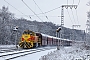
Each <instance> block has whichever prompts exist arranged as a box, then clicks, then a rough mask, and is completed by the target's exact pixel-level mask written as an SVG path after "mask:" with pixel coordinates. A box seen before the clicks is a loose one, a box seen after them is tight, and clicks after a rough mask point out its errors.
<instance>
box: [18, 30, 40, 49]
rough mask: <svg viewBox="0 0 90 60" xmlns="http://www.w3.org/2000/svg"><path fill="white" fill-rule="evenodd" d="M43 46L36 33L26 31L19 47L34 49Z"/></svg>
mask: <svg viewBox="0 0 90 60" xmlns="http://www.w3.org/2000/svg"><path fill="white" fill-rule="evenodd" d="M40 45H41V41H40V40H39V37H38V36H36V33H35V32H33V31H30V30H26V31H24V32H23V34H22V36H21V39H20V42H19V46H20V47H21V48H33V47H37V46H40Z"/></svg>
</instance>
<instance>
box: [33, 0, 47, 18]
mask: <svg viewBox="0 0 90 60" xmlns="http://www.w3.org/2000/svg"><path fill="white" fill-rule="evenodd" d="M33 1H34V0H33ZM34 3H35V4H36V5H37V7H38V8H39V10H40V11H41V12H42V13H43V11H42V10H41V8H40V7H39V6H38V4H37V3H36V2H35V1H34ZM43 15H44V16H45V17H46V18H47V19H48V17H47V16H46V15H45V14H44V13H43Z"/></svg>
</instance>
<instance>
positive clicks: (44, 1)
mask: <svg viewBox="0 0 90 60" xmlns="http://www.w3.org/2000/svg"><path fill="white" fill-rule="evenodd" d="M6 1H7V2H8V3H9V4H11V5H12V6H13V7H15V8H16V9H17V10H19V11H17V10H16V9H15V8H13V7H12V6H11V5H9V4H8V3H7V2H5V0H0V8H1V7H2V6H3V5H5V6H6V7H7V6H8V8H9V11H10V12H12V13H14V14H15V16H16V17H18V18H20V17H23V18H25V19H28V20H31V21H34V20H37V21H49V22H53V23H55V24H58V25H60V24H61V17H60V16H61V8H58V7H60V6H62V5H66V4H67V3H68V5H72V4H73V5H78V8H77V9H74V8H73V9H72V10H71V9H70V8H68V9H66V8H64V26H65V27H68V28H72V25H75V24H80V25H81V27H80V28H78V29H82V30H85V27H86V20H87V11H89V6H87V5H86V4H87V3H88V2H89V0H23V1H24V2H25V3H26V4H27V5H28V6H29V8H30V9H32V11H33V12H32V11H31V10H30V9H29V8H28V7H27V6H25V4H24V3H23V2H22V0H6ZM67 1H68V2H67ZM37 5H38V6H37ZM38 7H39V8H38ZM55 8H58V9H55ZM53 9H55V10H53ZM50 10H51V11H50ZM52 10H53V11H52ZM48 11H49V12H48ZM42 12H43V13H44V14H40V13H42ZM45 12H48V13H45ZM35 14H38V15H37V16H38V17H37V16H36V15H35ZM25 15H27V16H25ZM28 16H30V17H31V18H29V17H28ZM46 16H47V17H46Z"/></svg>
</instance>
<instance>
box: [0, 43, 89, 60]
mask: <svg viewBox="0 0 90 60" xmlns="http://www.w3.org/2000/svg"><path fill="white" fill-rule="evenodd" d="M20 59H22V60H90V50H87V49H86V48H85V47H84V44H81V43H78V44H74V45H73V46H68V47H60V50H57V47H56V48H55V49H51V50H47V51H42V52H37V53H34V54H30V55H26V56H22V57H20V58H16V59H13V60H20ZM0 60H5V59H4V57H2V58H0Z"/></svg>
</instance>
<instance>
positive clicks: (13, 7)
mask: <svg viewBox="0 0 90 60" xmlns="http://www.w3.org/2000/svg"><path fill="white" fill-rule="evenodd" d="M4 1H5V2H6V3H7V4H9V5H10V6H11V7H13V8H14V9H16V10H17V11H18V12H20V13H21V14H23V15H24V16H27V15H25V14H24V13H22V12H21V11H20V10H18V9H17V8H16V7H14V6H13V5H11V4H10V3H9V2H7V1H6V0H4ZM27 17H29V16H27Z"/></svg>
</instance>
